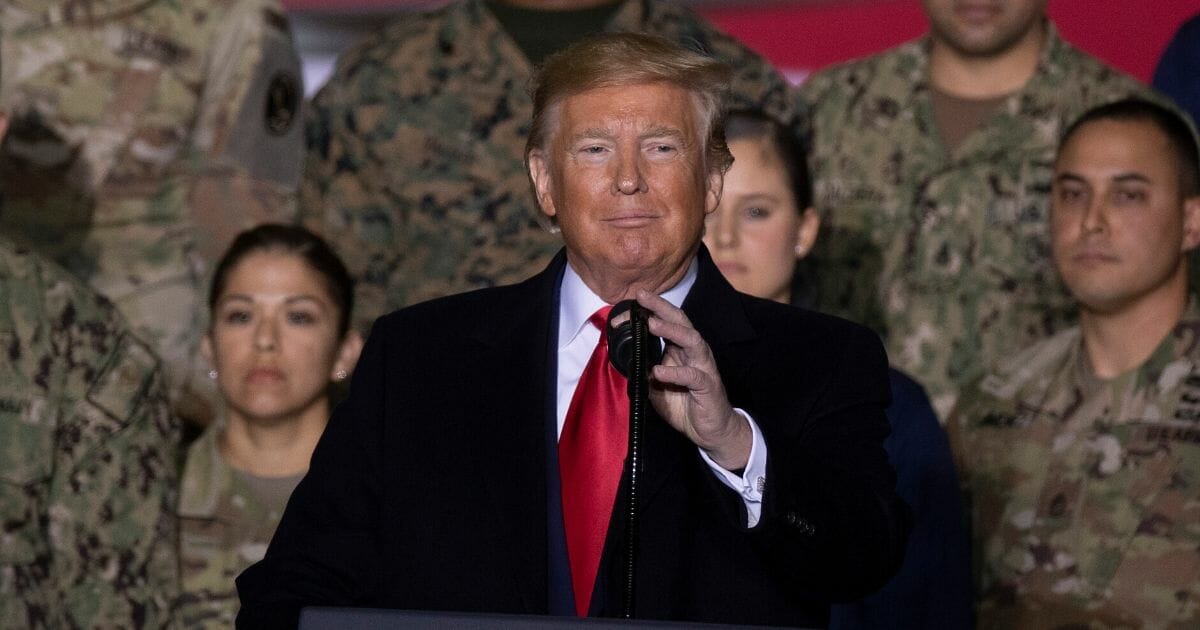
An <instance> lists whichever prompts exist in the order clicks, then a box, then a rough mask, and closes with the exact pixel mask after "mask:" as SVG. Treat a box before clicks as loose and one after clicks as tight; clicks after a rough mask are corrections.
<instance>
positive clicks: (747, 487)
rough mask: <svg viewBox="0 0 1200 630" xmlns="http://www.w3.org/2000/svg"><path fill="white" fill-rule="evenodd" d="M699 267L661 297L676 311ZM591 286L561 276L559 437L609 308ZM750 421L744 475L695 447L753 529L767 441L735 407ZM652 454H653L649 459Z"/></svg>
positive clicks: (569, 274)
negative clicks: (598, 317) (599, 316)
mask: <svg viewBox="0 0 1200 630" xmlns="http://www.w3.org/2000/svg"><path fill="white" fill-rule="evenodd" d="M696 268H697V263H696V260H695V259H692V264H691V266H689V267H688V270H687V273H686V274H685V275H684V276H683V279H682V280H680V281H679V284H676V285H675V286H674V287H671V288H670V289H669V290H667V291H666V292H665V293H663V294H662V297H663V299H665V300H666V301H668V302H670V303H671V304H673V305H675V306H676V307H677V308H678V307H679V306H680V305H681V304H683V299H684V298H685V297H687V294H688V291H691V289H692V285H693V284H695V283H696ZM606 305H607V304H606V302H605V301H604V300H602V299H600V297H599V296H597V295H596V294H595V293H593V292H592V290H591V289H589V288H588V286H587V285H586V284H584V283H583V280H582V279H581V278H580V277H579V274H577V273H575V270H574V269H572V268H571V265H570V264H568V265H567V268H566V271H565V272H564V273H563V280H562V287H561V289H560V292H559V305H558V405H557V415H558V435H559V437H562V429H563V423H564V422H565V421H566V418H567V409H568V408H569V407H570V406H571V398H572V397H573V396H574V395H575V386H576V385H578V384H579V378H580V377H581V376H582V375H583V369H584V368H585V367H586V366H587V363H588V359H590V358H591V356H592V352H594V351H595V349H596V344H597V343H599V341H600V330H599V329H598V328H596V327H595V326H592V325H591V324H589V323H588V319H589V318H590V317H591V316H592V314H593V313H595V312H596V311H598V310H600V309H601V308H602V307H604V306H606ZM734 411H737V412H738V413H739V414H741V415H742V417H744V418H745V419H746V421H747V422H748V423H750V431H751V433H752V434H753V436H754V437H753V442H752V444H751V447H750V460H749V461H748V462H747V463H746V468H745V470H744V471H743V472H742V475H741V476H740V477H739V476H738V475H736V474H734V473H732V472H730V471H728V470H725V469H724V468H721V467H720V466H718V465H717V463H716V462H714V461H713V460H712V459H711V458H710V457H709V456H708V454H707V453H705V452H704V451H703V449H700V448H699V447H697V449H696V450H698V451H699V452H700V457H701V458H703V459H704V462H705V463H707V464H708V467H709V468H711V469H712V471H713V473H715V474H716V475H717V478H718V479H720V480H721V482H722V483H724V484H725V485H726V486H729V487H730V488H731V489H733V490H734V491H735V492H737V493H738V494H740V495H741V497H742V502H743V503H745V505H746V524H747V526H748V527H754V526H755V525H756V524H758V519H759V518H760V517H761V515H762V493H763V488H764V487H765V485H766V478H767V445H766V442H764V441H763V437H762V432H760V431H759V429H758V425H757V424H756V423H755V422H754V419H753V418H751V417H750V415H749V414H747V413H746V412H745V411H743V410H741V409H736V408H735V409H734ZM651 456H653V455H651Z"/></svg>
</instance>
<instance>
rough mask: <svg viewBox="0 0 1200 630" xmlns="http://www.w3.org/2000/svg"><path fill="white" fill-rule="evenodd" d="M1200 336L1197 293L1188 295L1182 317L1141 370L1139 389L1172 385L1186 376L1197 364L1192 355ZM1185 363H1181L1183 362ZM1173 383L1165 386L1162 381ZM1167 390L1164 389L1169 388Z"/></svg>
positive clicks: (1194, 352) (1199, 312)
mask: <svg viewBox="0 0 1200 630" xmlns="http://www.w3.org/2000/svg"><path fill="white" fill-rule="evenodd" d="M1198 337H1200V303H1198V302H1197V298H1196V296H1195V295H1194V294H1190V292H1189V296H1188V303H1187V307H1186V308H1185V309H1184V310H1183V316H1182V317H1180V318H1179V322H1178V323H1176V324H1175V327H1174V328H1172V329H1171V332H1170V333H1168V334H1167V336H1166V337H1165V338H1164V339H1163V340H1162V342H1161V343H1159V344H1158V347H1157V348H1155V349H1154V352H1153V353H1151V354H1150V358H1148V359H1146V362H1145V363H1143V364H1142V367H1141V368H1139V369H1138V383H1137V385H1138V386H1143V385H1147V386H1154V385H1155V384H1158V385H1171V384H1172V382H1174V380H1175V379H1178V378H1184V377H1186V376H1187V375H1188V374H1189V373H1190V372H1191V369H1192V364H1193V363H1194V359H1193V356H1194V355H1197V354H1200V353H1197V351H1196V346H1197V345H1198V343H1200V342H1198ZM1181 360H1182V361H1183V363H1180V361H1181ZM1172 366H1176V367H1172ZM1163 380H1166V381H1170V382H1168V383H1162V382H1161V381H1163ZM1166 388H1167V387H1164V389H1166Z"/></svg>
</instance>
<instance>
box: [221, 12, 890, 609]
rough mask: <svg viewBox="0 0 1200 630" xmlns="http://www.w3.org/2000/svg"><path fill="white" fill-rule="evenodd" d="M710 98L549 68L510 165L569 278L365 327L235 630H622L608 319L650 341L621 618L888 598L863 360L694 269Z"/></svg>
mask: <svg viewBox="0 0 1200 630" xmlns="http://www.w3.org/2000/svg"><path fill="white" fill-rule="evenodd" d="M728 75H729V71H728V69H727V68H725V67H724V66H722V65H721V64H720V63H718V62H715V61H713V60H711V59H709V58H707V57H704V56H703V55H699V54H696V53H692V52H689V51H684V50H682V49H680V48H677V47H675V46H674V45H672V44H670V43H667V42H665V41H664V40H660V39H657V38H653V37H648V36H644V35H612V36H605V37H602V38H599V39H594V40H589V41H587V42H583V43H581V44H577V45H575V46H573V47H571V48H569V49H568V50H566V51H564V52H563V53H561V54H559V55H558V56H555V57H553V58H551V59H550V60H549V61H547V63H546V65H545V67H544V68H543V70H542V72H541V73H540V75H539V77H538V82H537V84H536V85H535V91H534V103H535V110H534V111H535V114H534V120H533V129H532V132H531V134H530V140H529V147H528V149H527V162H528V164H529V170H530V178H531V180H532V182H533V185H534V191H535V193H536V195H537V198H538V202H539V204H540V206H541V208H542V210H543V212H544V213H545V214H546V216H547V217H549V218H550V219H551V220H552V221H553V223H554V224H555V225H556V226H557V227H558V228H559V229H561V231H562V234H563V240H564V241H565V244H566V247H565V250H564V252H563V253H560V254H559V256H558V257H557V258H556V259H555V260H554V262H552V263H551V265H550V266H549V267H548V268H547V269H546V270H545V271H544V272H543V273H541V274H539V275H537V276H535V277H533V278H531V279H530V280H528V281H526V282H524V283H521V284H518V285H514V286H510V287H501V288H496V289H486V290H483V291H477V292H473V293H467V294H463V295H458V296H453V297H450V298H445V299H441V300H435V301H432V302H427V303H424V304H419V305H417V306H414V307H410V308H407V309H404V310H401V311H398V312H396V313H393V314H392V315H389V316H387V317H384V318H382V319H380V320H379V321H378V322H377V323H376V325H375V328H374V331H373V332H372V334H371V339H370V341H369V342H368V343H367V347H366V349H365V350H364V352H363V358H362V360H361V361H360V363H359V367H358V369H357V372H356V375H355V378H354V383H353V385H352V388H351V392H350V395H349V398H348V399H347V400H346V401H345V402H344V403H343V404H342V405H340V406H339V407H338V409H337V411H336V412H335V413H334V416H333V418H332V420H331V421H330V424H329V427H328V428H327V429H326V432H325V435H324V437H323V438H322V440H321V443H320V445H319V446H318V447H317V449H316V452H315V453H314V455H313V461H312V467H311V468H310V471H309V474H308V476H307V477H306V478H305V479H304V481H303V482H301V484H300V486H299V487H298V488H297V489H296V491H295V493H294V494H293V495H292V499H291V502H290V503H289V505H288V509H287V512H286V513H285V515H284V518H283V521H282V523H281V524H280V527H279V530H278V532H277V533H276V535H275V539H274V540H273V541H272V543H271V548H270V550H269V551H268V552H267V557H266V559H265V560H263V562H261V563H259V564H258V565H255V566H254V567H252V568H251V569H249V570H248V571H247V572H246V573H245V574H243V575H242V576H241V577H240V578H239V580H238V589H239V593H240V595H241V597H242V610H241V615H240V616H239V626H242V627H254V628H260V627H285V626H287V625H289V624H294V623H295V620H296V616H297V614H298V611H299V609H300V607H301V606H307V605H323V606H380V607H392V608H407V609H431V610H456V611H480V612H507V613H541V614H545V613H550V614H568V615H569V614H580V615H584V614H591V615H600V616H612V615H615V614H617V613H618V611H619V609H620V607H621V602H622V601H623V598H622V584H623V572H622V571H621V570H620V567H621V566H622V562H623V560H624V559H625V553H624V546H625V542H626V534H627V531H626V524H627V522H626V519H625V506H624V505H623V501H622V500H621V499H619V498H618V497H619V496H620V495H619V493H618V488H619V487H623V486H625V485H626V484H627V483H628V478H627V477H628V475H624V476H623V475H622V474H621V469H620V463H621V462H620V460H621V459H623V458H624V455H625V443H624V439H625V436H626V435H627V424H626V423H627V421H628V412H627V407H624V405H627V404H628V403H627V401H626V400H624V399H621V398H620V397H621V396H622V395H623V394H624V382H623V381H621V380H620V378H621V377H620V376H619V375H616V373H615V371H611V368H609V367H608V361H607V358H606V355H607V348H606V344H605V342H604V338H605V334H606V333H604V332H603V329H604V328H605V326H604V323H603V315H604V314H605V313H607V306H608V305H611V304H614V303H616V302H618V301H620V300H625V299H636V300H637V301H638V302H639V303H640V304H642V305H643V306H644V307H645V308H646V309H648V310H649V311H651V312H652V317H651V318H650V322H649V329H650V332H651V333H653V334H655V335H658V336H660V337H662V338H663V339H664V341H665V348H664V357H663V361H662V364H660V365H658V366H655V367H654V368H653V370H652V374H651V377H652V384H651V392H650V393H651V402H652V406H653V411H654V413H652V414H651V417H650V418H648V420H649V422H648V424H647V426H646V435H645V447H644V458H645V465H644V468H643V469H642V473H641V474H642V479H641V481H640V483H641V484H642V490H641V493H642V494H641V497H642V499H641V502H640V505H641V516H640V521H639V523H640V524H639V534H638V540H637V552H636V559H637V562H636V567H637V574H636V576H637V579H636V591H635V597H634V598H633V601H634V602H635V604H634V609H633V616H634V617H638V618H656V619H679V620H692V621H709V622H739V623H764V624H786V625H823V624H824V623H826V622H827V619H828V614H829V601H830V600H831V599H836V598H849V597H856V596H860V595H863V594H866V593H868V592H870V591H872V590H873V589H875V588H877V587H878V586H879V585H881V584H882V583H883V582H884V581H885V580H886V579H887V578H888V577H889V576H890V575H891V573H892V572H893V571H894V570H895V567H896V566H897V564H898V562H899V560H900V556H901V554H902V553H903V546H904V542H905V537H906V536H907V531H908V515H907V510H906V508H905V506H904V505H903V504H902V503H901V502H900V501H899V500H898V499H897V498H896V495H895V493H894V489H893V484H894V477H893V473H892V471H891V468H890V467H889V466H888V463H887V460H886V456H885V454H884V450H883V447H882V441H883V438H884V437H885V436H886V434H887V426H888V425H887V420H886V419H885V417H884V414H883V410H884V407H885V406H886V404H887V399H888V384H887V371H886V368H887V363H886V359H885V357H884V354H883V351H882V348H881V346H880V343H879V341H878V340H877V339H876V338H875V337H874V335H872V334H871V333H869V332H868V331H866V330H865V329H862V328H860V327H858V326H855V325H853V324H849V323H847V322H844V321H841V320H837V319H833V318H829V317H825V316H821V315H818V314H815V313H809V312H805V311H801V310H798V309H793V308H791V307H788V306H782V305H777V304H773V303H770V302H767V301H764V300H759V299H755V298H751V297H748V296H745V295H741V294H738V293H737V292H735V291H734V290H733V289H732V288H731V287H730V286H729V284H728V283H726V282H725V281H724V280H723V279H722V278H721V275H720V274H719V272H718V271H717V270H716V268H715V267H714V266H713V264H712V261H711V259H710V258H709V257H708V254H707V251H705V250H704V249H703V248H702V247H701V245H700V237H701V235H702V233H703V230H704V217H705V216H706V215H707V214H708V213H709V212H711V211H712V210H713V209H715V208H716V205H717V201H718V200H719V198H720V193H721V182H722V175H723V173H724V171H725V170H726V169H727V168H728V165H729V164H730V161H731V157H730V156H729V153H728V149H727V148H726V147H725V144H724V140H723V134H722V132H721V129H720V125H719V120H718V118H719V116H718V114H719V111H720V109H719V108H720V94H721V92H722V91H723V89H724V87H725V84H726V82H727V80H728ZM680 307H682V308H680ZM597 435H602V436H605V437H604V439H601V440H596V439H595V438H596V436H597ZM614 462H615V463H614ZM614 466H615V468H614ZM614 471H615V472H614Z"/></svg>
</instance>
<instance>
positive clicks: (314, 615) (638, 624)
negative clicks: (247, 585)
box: [299, 607, 778, 630]
mask: <svg viewBox="0 0 1200 630" xmlns="http://www.w3.org/2000/svg"><path fill="white" fill-rule="evenodd" d="M775 627H778V626H775ZM409 628H429V629H432V630H524V629H526V628H528V629H530V630H558V629H562V630H642V629H646V630H656V629H662V630H671V629H680V628H700V629H704V628H709V629H711V630H751V629H753V630H762V628H763V626H741V625H727V624H709V623H681V622H675V621H649V620H641V619H596V618H587V619H581V618H578V617H549V616H542V615H496V614H476V613H457V612H424V611H413V610H387V609H383V608H316V607H310V608H305V609H304V610H302V611H301V612H300V626H299V630H408V629H409Z"/></svg>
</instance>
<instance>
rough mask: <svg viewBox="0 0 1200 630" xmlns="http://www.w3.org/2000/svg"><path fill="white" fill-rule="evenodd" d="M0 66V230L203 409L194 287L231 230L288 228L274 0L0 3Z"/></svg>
mask: <svg viewBox="0 0 1200 630" xmlns="http://www.w3.org/2000/svg"><path fill="white" fill-rule="evenodd" d="M0 63H2V66H0V108H2V109H4V110H7V112H8V114H9V115H10V118H11V126H10V128H9V133H8V137H7V138H6V140H5V143H4V145H3V148H2V150H0V232H3V233H4V234H6V235H8V236H9V237H10V238H12V239H13V240H14V241H16V242H18V243H22V244H28V245H32V246H33V247H34V248H35V249H37V250H38V251H39V252H40V253H42V254H43V255H45V256H47V257H48V258H52V259H54V260H56V261H57V262H59V263H60V264H61V265H62V266H63V267H65V268H66V269H67V270H68V271H70V272H72V273H73V274H75V275H76V276H77V277H79V278H81V279H82V280H83V281H84V282H85V283H86V284H88V285H90V286H91V287H92V288H93V289H95V290H96V291H97V292H99V293H100V294H101V295H104V296H105V297H107V298H109V299H110V300H112V301H113V302H114V303H115V304H116V305H117V307H118V309H119V310H120V311H121V312H122V314H123V315H124V316H125V317H126V318H127V319H128V320H129V322H130V324H132V325H133V327H134V330H135V332H136V333H137V334H138V335H139V336H140V337H141V338H143V339H146V340H147V341H149V342H151V345H152V347H153V348H154V349H155V351H156V352H157V353H158V354H159V356H160V358H161V359H162V360H163V363H164V367H165V368H166V369H167V374H166V376H167V377H168V383H169V385H170V387H171V390H170V394H171V395H172V398H173V399H175V400H179V399H180V397H181V396H183V395H184V392H185V391H189V390H185V387H186V386H187V385H189V384H190V385H191V386H192V387H195V388H199V389H198V391H197V392H194V393H197V394H202V395H203V396H204V399H212V400H215V397H213V394H212V391H211V385H210V384H209V383H208V382H207V381H208V379H204V378H198V379H197V378H191V379H190V380H191V382H190V383H189V382H188V381H189V377H191V376H192V375H194V374H198V373H201V372H203V371H204V370H207V368H205V367H203V366H202V365H200V364H202V362H203V361H202V359H199V358H198V357H197V352H196V347H197V344H198V340H199V336H200V334H201V332H202V330H203V328H204V317H205V314H206V313H207V309H206V308H204V306H203V305H204V298H203V295H202V294H203V291H204V289H205V286H204V285H205V282H206V274H207V272H208V270H209V267H210V265H211V264H212V262H213V261H214V259H215V258H216V257H218V256H219V255H220V254H221V253H222V252H223V250H224V248H225V247H226V246H227V245H228V244H229V241H230V240H231V238H232V236H233V235H234V234H236V233H237V232H238V231H240V230H241V229H243V228H246V227H249V226H250V225H253V224H255V223H258V222H260V221H263V220H267V219H274V220H283V221H290V220H291V217H292V214H293V212H294V210H293V209H292V207H291V206H292V205H294V199H293V197H294V191H295V187H296V186H297V185H298V182H299V178H300V167H301V165H302V160H303V157H302V155H303V142H304V138H303V128H302V125H301V124H300V121H299V109H298V108H299V105H300V102H301V98H302V94H303V92H302V89H301V84H300V75H299V59H298V57H297V56H296V53H295V51H294V50H293V48H292V44H291V36H290V34H289V31H288V27H287V22H286V20H285V17H284V15H283V13H282V9H281V8H280V6H279V2H278V0H236V1H230V0H189V1H188V2H175V1H171V0H7V1H6V2H4V3H3V6H2V8H0ZM189 393H193V392H190V391H189ZM204 399H202V400H204ZM187 402H194V403H200V402H201V400H197V401H187Z"/></svg>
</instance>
